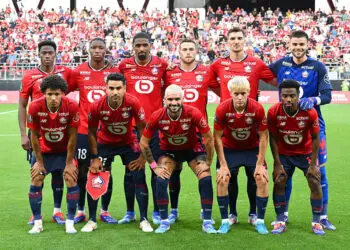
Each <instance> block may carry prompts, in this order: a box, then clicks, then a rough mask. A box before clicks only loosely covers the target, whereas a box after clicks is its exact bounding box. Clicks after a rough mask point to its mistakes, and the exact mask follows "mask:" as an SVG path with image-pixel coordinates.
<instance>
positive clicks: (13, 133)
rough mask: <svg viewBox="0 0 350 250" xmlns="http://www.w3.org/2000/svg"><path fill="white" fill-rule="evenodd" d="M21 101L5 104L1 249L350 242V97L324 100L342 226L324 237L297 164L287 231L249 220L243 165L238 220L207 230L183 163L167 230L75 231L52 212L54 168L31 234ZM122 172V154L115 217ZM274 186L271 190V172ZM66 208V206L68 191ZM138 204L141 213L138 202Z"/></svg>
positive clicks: (1, 114) (270, 213)
mask: <svg viewBox="0 0 350 250" xmlns="http://www.w3.org/2000/svg"><path fill="white" fill-rule="evenodd" d="M215 107H216V106H215V105H209V106H208V115H209V117H210V122H211V125H212V120H213V115H214V111H215ZM266 108H267V106H266ZM16 109H17V106H16V105H7V104H3V105H0V121H1V122H0V141H1V143H0V162H1V167H0V187H1V189H0V190H1V192H0V199H1V200H0V208H1V209H0V218H1V220H0V249H185V248H186V249H233V248H239V249H282V248H285V249H348V247H349V244H350V239H349V235H350V226H349V223H350V221H349V217H350V213H349V209H350V202H349V200H350V189H349V176H350V166H349V162H350V157H349V141H350V133H349V132H350V112H349V111H350V105H335V104H334V105H328V106H325V107H323V114H324V117H325V120H326V123H327V138H328V141H327V143H328V157H329V161H328V164H327V174H328V181H329V218H330V219H331V221H332V222H333V223H334V224H335V225H336V226H337V231H335V232H330V231H327V232H326V236H324V237H320V236H315V235H313V233H312V231H311V208H310V203H309V190H308V187H307V183H306V180H305V178H304V177H303V175H302V172H301V171H299V170H297V171H296V174H295V175H294V178H293V192H292V198H291V203H290V223H289V224H288V226H287V228H288V229H287V232H286V233H284V234H283V235H272V234H269V235H266V236H261V235H258V234H257V233H256V232H255V231H254V228H253V227H252V226H250V225H249V224H248V223H247V213H248V198H247V194H246V187H245V186H246V185H245V182H246V176H245V173H244V171H241V173H240V175H239V184H240V191H239V197H238V213H239V220H240V223H239V224H238V225H235V226H233V227H232V229H231V231H230V232H229V233H228V234H227V235H206V234H205V233H203V232H202V231H201V222H200V220H199V211H200V200H199V193H198V184H197V183H198V182H197V180H196V178H195V176H194V174H193V173H192V172H191V170H190V169H189V168H188V167H187V166H186V165H185V166H184V169H183V172H182V174H181V193H180V201H179V213H180V218H179V221H178V222H177V223H176V224H175V225H173V226H172V227H171V230H170V231H169V232H168V233H166V234H164V235H156V234H154V233H151V234H146V233H142V232H141V231H140V230H139V229H138V225H139V224H138V223H133V224H130V225H107V224H104V223H98V229H97V230H96V231H95V232H93V233H90V234H89V233H88V234H86V233H81V232H80V231H79V232H78V234H76V235H66V234H65V232H64V226H59V225H56V224H55V223H53V222H51V220H50V219H51V215H52V209H53V200H52V191H51V187H50V186H51V185H50V176H48V177H47V179H46V184H45V188H44V190H43V206H42V214H43V217H44V218H43V219H44V231H43V232H42V233H41V234H40V235H29V234H28V233H27V231H28V230H29V229H30V226H28V225H27V224H26V222H27V220H28V218H29V216H30V214H31V212H30V208H29V202H28V195H27V194H28V189H29V183H30V180H29V166H28V163H27V162H26V160H25V152H24V151H23V150H22V149H21V147H20V137H19V130H18V125H17V111H16ZM8 111H10V112H8ZM271 159H272V158H271V154H270V152H268V153H267V162H268V165H269V166H270V169H269V173H270V179H271V172H272V160H271ZM214 166H215V165H214V164H213V166H212V174H213V176H215V171H214ZM123 174H124V169H123V166H121V163H120V161H119V160H118V161H116V162H115V163H114V164H113V176H114V191H113V198H112V202H111V205H110V212H111V214H112V215H113V216H115V217H116V218H117V219H120V218H121V217H122V216H123V215H124V212H125V210H126V205H125V200H124V191H123V185H122V183H123ZM149 176H150V170H147V179H148V181H149ZM213 179H214V180H215V178H213ZM269 187H270V189H269V194H270V195H271V194H272V181H271V180H270V186H269ZM149 188H150V185H149ZM214 189H215V188H214ZM135 204H136V202H135ZM62 209H63V211H64V213H66V202H65V197H64V198H63V204H62ZM86 209H87V207H86ZM135 209H136V211H137V214H139V213H138V210H137V209H138V207H137V205H136V206H135ZM152 209H153V205H152V201H151V199H149V213H148V214H149V215H151V211H152ZM213 217H214V219H215V220H216V224H215V227H216V228H218V227H219V224H220V214H219V209H218V206H217V202H216V197H215V198H214V206H213ZM274 218H275V217H274V209H273V205H272V197H271V196H270V199H269V204H268V208H267V212H266V218H265V221H266V223H267V225H268V227H269V229H271V226H270V222H271V221H272V220H273V219H274ZM82 226H83V225H82V224H79V225H77V226H76V228H77V229H78V230H80V229H81V228H82Z"/></svg>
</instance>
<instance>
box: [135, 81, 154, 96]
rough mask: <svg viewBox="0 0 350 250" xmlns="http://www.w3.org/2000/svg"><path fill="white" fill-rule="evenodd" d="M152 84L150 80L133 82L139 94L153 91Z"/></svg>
mask: <svg viewBox="0 0 350 250" xmlns="http://www.w3.org/2000/svg"><path fill="white" fill-rule="evenodd" d="M153 89H154V84H153V82H152V81H150V80H139V81H137V82H136V84H135V90H136V92H138V93H140V94H149V93H151V92H152V91H153Z"/></svg>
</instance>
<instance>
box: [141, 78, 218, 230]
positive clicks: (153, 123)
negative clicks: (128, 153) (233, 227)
mask: <svg viewBox="0 0 350 250" xmlns="http://www.w3.org/2000/svg"><path fill="white" fill-rule="evenodd" d="M164 105H165V107H164V108H161V109H159V110H157V111H156V112H154V113H153V114H152V116H151V118H150V119H149V121H148V123H147V125H146V128H145V130H144V132H143V135H142V137H141V141H140V146H141V150H142V153H143V155H144V157H145V158H146V160H147V162H148V163H149V164H150V166H151V168H152V169H153V171H154V172H155V174H156V175H157V178H156V184H157V188H156V197H157V203H158V207H159V212H160V216H161V223H160V226H159V227H158V228H157V229H156V231H155V232H156V233H165V232H166V231H168V230H169V229H170V222H169V219H168V203H169V199H168V191H167V189H168V184H169V179H170V176H171V174H172V172H173V170H174V169H175V167H176V165H177V164H181V163H183V162H185V161H186V162H187V163H188V165H189V166H190V168H191V169H192V171H193V172H194V173H195V175H196V176H197V178H198V180H199V193H200V197H201V204H202V209H203V217H204V218H203V219H204V220H203V225H202V229H203V231H205V232H206V233H216V230H215V229H214V227H213V226H212V224H211V212H212V204H213V187H212V183H211V175H210V165H211V163H212V160H213V153H214V152H213V151H214V145H213V135H212V134H211V133H210V128H209V126H208V123H207V122H206V120H205V118H204V116H203V115H202V114H201V112H200V111H199V110H198V109H196V108H194V107H191V106H188V105H186V104H183V94H182V89H181V87H179V86H177V85H174V84H173V85H170V86H169V87H167V89H166V90H165V95H164ZM157 131H159V133H160V150H159V151H158V152H152V151H151V148H150V146H149V143H150V141H151V138H152V137H153V136H154V134H155V133H157ZM197 131H198V132H199V133H200V134H201V135H202V136H203V137H204V140H205V147H204V146H203V144H202V141H201V140H200V139H199V138H198V136H197Z"/></svg>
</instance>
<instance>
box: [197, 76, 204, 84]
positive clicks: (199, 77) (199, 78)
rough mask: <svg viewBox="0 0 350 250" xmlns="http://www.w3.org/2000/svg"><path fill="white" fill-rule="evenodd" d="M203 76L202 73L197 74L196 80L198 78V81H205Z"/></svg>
mask: <svg viewBox="0 0 350 250" xmlns="http://www.w3.org/2000/svg"><path fill="white" fill-rule="evenodd" d="M203 79H204V78H203V76H202V75H197V76H196V80H197V82H203Z"/></svg>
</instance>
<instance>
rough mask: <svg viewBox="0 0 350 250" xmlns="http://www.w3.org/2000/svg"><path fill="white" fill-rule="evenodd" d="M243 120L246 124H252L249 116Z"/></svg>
mask: <svg viewBox="0 0 350 250" xmlns="http://www.w3.org/2000/svg"><path fill="white" fill-rule="evenodd" d="M245 122H246V123H247V124H248V125H251V124H253V119H252V118H251V117H247V119H245Z"/></svg>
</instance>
